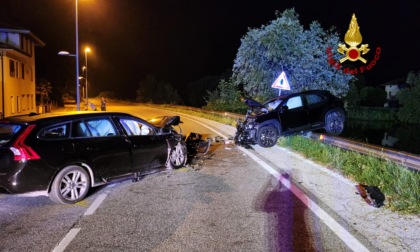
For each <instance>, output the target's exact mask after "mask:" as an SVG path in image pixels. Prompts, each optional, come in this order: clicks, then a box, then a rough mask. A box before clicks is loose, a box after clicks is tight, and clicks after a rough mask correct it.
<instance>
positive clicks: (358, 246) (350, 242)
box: [189, 118, 369, 252]
mask: <svg viewBox="0 0 420 252" xmlns="http://www.w3.org/2000/svg"><path fill="white" fill-rule="evenodd" d="M189 119H190V120H192V121H194V122H196V123H198V124H200V125H202V126H204V127H206V128H208V129H210V130H211V131H213V132H215V133H216V134H219V135H220V136H222V137H224V138H226V136H224V135H223V134H222V133H220V132H218V131H217V130H214V129H212V128H211V127H209V126H207V125H204V124H203V123H200V122H198V121H196V120H193V119H191V118H189ZM239 149H240V150H241V151H242V152H244V153H245V154H247V155H248V156H249V157H251V158H252V159H253V160H254V161H255V162H257V163H258V164H259V165H261V166H262V167H263V168H264V169H265V170H266V171H268V172H269V173H270V174H271V175H273V176H274V177H275V178H276V179H278V180H279V181H280V182H281V183H282V184H283V185H284V186H285V187H286V188H288V189H289V190H290V191H292V193H293V194H294V195H295V196H296V197H297V198H298V199H300V200H301V201H302V202H303V203H304V204H305V205H306V207H308V208H309V209H310V210H311V211H312V212H313V213H314V214H315V215H316V216H318V218H319V219H321V220H322V221H323V222H324V223H325V224H326V225H327V226H328V227H329V228H330V229H331V230H332V231H333V232H334V233H335V234H336V235H337V236H338V237H339V238H340V239H341V240H342V241H343V242H344V243H345V244H347V246H348V247H349V248H350V249H352V250H353V251H357V252H364V251H366V252H369V250H368V249H367V248H366V247H365V246H364V245H363V244H362V243H360V242H359V241H358V240H357V239H356V238H355V237H354V236H352V235H351V234H350V233H349V232H348V231H347V230H346V229H345V228H343V227H342V226H341V225H340V224H339V223H338V222H336V221H335V220H334V218H332V217H331V216H330V215H329V214H328V213H327V212H325V211H324V210H323V209H322V208H321V207H320V206H318V205H317V204H316V203H315V202H314V201H312V200H311V199H310V198H309V197H308V196H307V195H306V194H305V193H304V192H302V191H301V190H300V189H299V188H297V187H296V186H295V185H294V184H293V183H291V182H290V180H289V179H287V178H285V177H283V176H282V175H281V174H280V173H279V172H278V171H276V170H275V169H274V168H273V167H271V166H270V165H268V164H267V163H266V162H264V161H262V160H261V159H260V158H258V157H257V156H256V155H254V154H253V153H251V152H250V151H248V150H246V149H245V148H242V147H239Z"/></svg>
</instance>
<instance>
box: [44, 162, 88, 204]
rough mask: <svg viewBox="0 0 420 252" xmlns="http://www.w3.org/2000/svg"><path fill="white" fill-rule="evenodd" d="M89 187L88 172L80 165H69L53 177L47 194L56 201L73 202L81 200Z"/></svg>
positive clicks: (62, 202)
mask: <svg viewBox="0 0 420 252" xmlns="http://www.w3.org/2000/svg"><path fill="white" fill-rule="evenodd" d="M89 189H90V177H89V175H88V173H87V172H86V171H85V170H84V169H83V168H82V167H80V166H69V167H66V168H64V169H63V170H61V171H60V172H59V173H58V174H57V176H56V177H55V178H54V181H53V183H52V185H51V190H50V193H49V196H50V199H51V200H52V201H53V202H56V203H61V204H74V203H76V202H79V201H81V200H83V199H84V198H85V197H86V195H87V193H88V192H89Z"/></svg>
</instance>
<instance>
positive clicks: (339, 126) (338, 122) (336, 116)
mask: <svg viewBox="0 0 420 252" xmlns="http://www.w3.org/2000/svg"><path fill="white" fill-rule="evenodd" d="M344 120H345V115H344V111H343V110H341V109H333V110H330V111H328V113H327V114H326V116H325V131H326V132H327V133H328V134H331V135H335V136H337V135H340V134H341V133H343V130H344Z"/></svg>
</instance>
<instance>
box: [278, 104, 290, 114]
mask: <svg viewBox="0 0 420 252" xmlns="http://www.w3.org/2000/svg"><path fill="white" fill-rule="evenodd" d="M285 110H289V107H288V106H287V105H283V106H281V107H280V112H283V111H285Z"/></svg>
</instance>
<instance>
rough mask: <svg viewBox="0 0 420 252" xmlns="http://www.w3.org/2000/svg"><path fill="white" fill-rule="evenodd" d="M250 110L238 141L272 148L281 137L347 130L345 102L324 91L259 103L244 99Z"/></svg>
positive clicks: (240, 125)
mask: <svg viewBox="0 0 420 252" xmlns="http://www.w3.org/2000/svg"><path fill="white" fill-rule="evenodd" d="M244 102H245V103H246V104H247V105H248V107H249V108H248V111H247V114H246V116H245V118H244V119H243V120H242V119H239V120H238V121H237V125H236V134H235V138H234V140H235V143H236V144H239V145H254V144H258V145H260V146H262V147H272V146H274V145H275V144H276V143H277V140H278V138H279V137H280V136H289V135H296V134H304V133H307V132H309V131H313V130H320V129H322V130H324V131H325V132H327V133H328V134H331V135H339V134H341V133H342V132H343V130H344V121H345V110H344V103H343V101H342V100H341V99H340V98H338V97H336V96H334V95H333V94H331V93H330V92H329V91H325V90H309V91H303V92H299V93H294V94H289V95H286V96H279V97H276V98H273V99H270V100H268V101H267V102H265V103H264V104H260V103H259V102H257V101H254V100H252V99H245V100H244Z"/></svg>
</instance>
